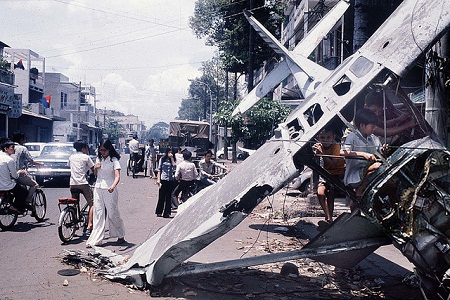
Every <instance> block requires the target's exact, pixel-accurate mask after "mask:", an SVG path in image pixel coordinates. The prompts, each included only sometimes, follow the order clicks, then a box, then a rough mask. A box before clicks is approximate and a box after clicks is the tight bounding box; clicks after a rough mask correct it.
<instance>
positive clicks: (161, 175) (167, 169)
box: [155, 148, 176, 218]
mask: <svg viewBox="0 0 450 300" xmlns="http://www.w3.org/2000/svg"><path fill="white" fill-rule="evenodd" d="M174 170H175V160H174V155H173V150H172V149H171V148H167V149H166V152H165V154H164V156H163V157H161V159H160V160H159V167H158V175H157V180H156V183H157V184H158V186H159V192H158V203H157V204H156V210H155V214H156V215H157V216H158V217H165V218H169V217H170V215H171V203H172V192H173V190H174V188H175V186H176V182H175V174H174Z"/></svg>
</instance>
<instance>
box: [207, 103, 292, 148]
mask: <svg viewBox="0 0 450 300" xmlns="http://www.w3.org/2000/svg"><path fill="white" fill-rule="evenodd" d="M236 105H237V104H235V103H232V102H225V101H223V102H221V104H220V109H219V112H218V113H217V114H216V116H215V118H214V119H215V122H216V123H217V124H219V125H221V126H224V125H225V124H228V126H230V127H231V129H232V131H233V134H232V138H231V142H232V143H236V142H237V141H241V142H243V143H244V147H245V148H250V149H256V148H258V147H260V146H261V145H262V144H264V143H265V142H266V141H267V140H268V139H269V138H271V137H272V136H273V130H274V129H275V128H276V127H277V126H278V124H279V123H281V122H282V121H284V120H285V119H286V117H287V116H288V115H289V113H290V112H291V109H290V108H289V107H287V106H285V105H282V104H280V103H278V102H276V101H273V100H270V99H268V98H264V99H262V100H261V101H260V102H259V103H258V104H257V105H256V106H254V107H253V108H252V109H250V111H249V112H248V113H247V114H246V115H245V116H240V115H237V116H234V117H231V112H232V111H233V109H234V108H235V107H236Z"/></svg>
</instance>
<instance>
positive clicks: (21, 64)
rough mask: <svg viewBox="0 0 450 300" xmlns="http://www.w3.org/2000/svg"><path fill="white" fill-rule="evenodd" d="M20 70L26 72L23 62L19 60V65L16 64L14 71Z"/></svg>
mask: <svg viewBox="0 0 450 300" xmlns="http://www.w3.org/2000/svg"><path fill="white" fill-rule="evenodd" d="M16 68H19V69H22V70H25V67H24V66H23V63H22V60H19V62H18V63H17V64H14V69H16Z"/></svg>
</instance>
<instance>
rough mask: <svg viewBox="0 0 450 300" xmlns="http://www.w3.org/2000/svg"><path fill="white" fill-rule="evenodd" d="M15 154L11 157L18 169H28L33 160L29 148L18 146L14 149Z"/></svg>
mask: <svg viewBox="0 0 450 300" xmlns="http://www.w3.org/2000/svg"><path fill="white" fill-rule="evenodd" d="M14 151H15V152H14V154H12V155H11V157H12V158H14V159H15V161H16V169H17V170H22V169H27V168H28V163H29V162H31V161H32V160H33V158H32V157H31V154H30V152H29V151H28V149H27V147H25V146H23V145H20V144H17V145H16V146H15V149H14Z"/></svg>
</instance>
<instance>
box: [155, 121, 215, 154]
mask: <svg viewBox="0 0 450 300" xmlns="http://www.w3.org/2000/svg"><path fill="white" fill-rule="evenodd" d="M211 146H212V145H211V143H210V141H209V123H207V122H202V121H188V120H173V121H171V122H169V137H168V138H167V139H161V140H160V142H159V147H160V149H159V151H160V153H164V152H165V149H166V148H167V147H170V148H178V147H181V148H187V149H188V150H190V151H191V152H192V155H193V157H197V156H203V155H204V154H205V152H206V150H208V149H210V148H211Z"/></svg>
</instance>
